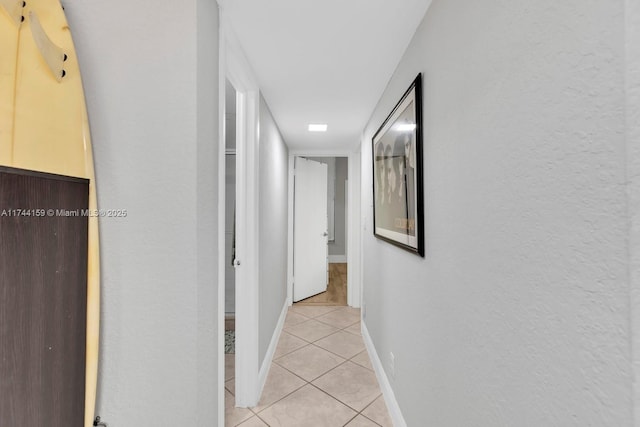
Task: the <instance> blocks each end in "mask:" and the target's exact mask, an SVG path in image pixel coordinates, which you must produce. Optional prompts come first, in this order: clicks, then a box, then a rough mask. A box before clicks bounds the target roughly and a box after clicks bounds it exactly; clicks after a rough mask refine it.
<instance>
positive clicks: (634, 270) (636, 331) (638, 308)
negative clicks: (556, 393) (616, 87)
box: [625, 0, 640, 427]
mask: <svg viewBox="0 0 640 427" xmlns="http://www.w3.org/2000/svg"><path fill="white" fill-rule="evenodd" d="M625 19H626V22H625V29H626V39H625V40H626V49H625V54H626V75H625V82H626V87H625V89H626V125H627V129H626V138H627V182H628V183H629V185H628V196H629V226H630V228H629V244H630V248H629V249H630V250H629V263H630V266H629V271H630V274H631V276H630V285H631V286H630V287H631V328H632V331H633V341H632V343H631V345H632V351H633V369H634V373H635V376H636V378H638V377H639V376H640V3H639V2H637V1H634V0H627V1H626V9H625ZM634 391H635V393H634V399H633V402H634V409H635V412H634V415H635V420H634V421H635V424H634V426H636V427H638V426H640V399H639V397H640V390H638V385H637V382H636V384H635V390H634Z"/></svg>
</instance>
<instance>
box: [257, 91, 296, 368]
mask: <svg viewBox="0 0 640 427" xmlns="http://www.w3.org/2000/svg"><path fill="white" fill-rule="evenodd" d="M259 144H260V148H259V150H260V154H259V156H260V160H259V164H260V166H259V169H260V170H259V174H260V188H259V192H260V195H259V197H260V227H259V229H260V233H259V234H260V271H259V277H260V307H259V322H260V323H259V331H258V332H259V359H258V360H259V361H260V364H262V363H263V361H264V358H265V355H266V353H267V349H268V347H269V343H270V342H271V338H272V337H273V333H274V331H275V328H276V325H277V323H278V319H279V317H280V313H281V312H282V308H283V307H284V304H285V301H286V298H287V250H288V247H287V230H288V228H287V214H288V206H289V205H288V201H287V197H288V193H287V191H288V169H287V168H288V158H289V149H288V148H287V145H286V143H285V142H284V140H283V139H282V135H281V134H280V130H279V129H278V126H277V124H276V122H275V121H274V119H273V116H272V115H271V111H269V107H268V106H267V103H266V102H265V100H264V98H263V97H262V96H260V140H259Z"/></svg>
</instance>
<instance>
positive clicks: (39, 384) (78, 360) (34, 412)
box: [0, 167, 89, 427]
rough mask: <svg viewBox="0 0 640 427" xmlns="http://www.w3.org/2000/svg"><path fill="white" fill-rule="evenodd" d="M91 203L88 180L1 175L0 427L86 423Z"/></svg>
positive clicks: (24, 173) (11, 171) (4, 172)
mask: <svg viewBox="0 0 640 427" xmlns="http://www.w3.org/2000/svg"><path fill="white" fill-rule="evenodd" d="M88 203H89V183H88V181H87V180H84V179H78V178H69V177H62V176H58V175H50V174H42V173H36V172H30V171H23V170H18V169H12V168H6V167H0V426H1V427H45V426H46V427H49V426H51V427H75V426H77V427H81V426H82V425H83V423H84V389H85V351H86V350H85V342H86V310H87V308H86V307H87V305H86V304H87V302H86V300H87V238H88V237H87V224H88V218H87V217H86V216H83V215H82V210H83V209H87V208H88ZM76 214H77V216H76Z"/></svg>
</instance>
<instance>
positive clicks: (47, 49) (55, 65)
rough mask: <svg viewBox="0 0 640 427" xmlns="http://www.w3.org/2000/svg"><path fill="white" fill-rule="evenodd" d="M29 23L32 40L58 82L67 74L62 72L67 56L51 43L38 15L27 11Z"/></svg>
mask: <svg viewBox="0 0 640 427" xmlns="http://www.w3.org/2000/svg"><path fill="white" fill-rule="evenodd" d="M29 23H30V24H31V34H32V35H33V40H34V41H35V42H36V46H38V50H39V51H40V54H41V55H42V58H43V59H44V62H46V63H47V65H48V66H49V70H51V72H52V73H53V76H54V77H55V79H56V80H57V81H58V82H60V81H61V80H62V78H63V77H64V76H65V75H66V74H67V72H66V71H65V70H64V62H65V61H66V60H67V55H66V54H65V53H64V51H63V50H62V48H61V47H58V46H57V45H56V44H55V43H53V42H52V41H51V39H50V38H49V36H48V35H47V33H46V32H45V31H44V28H42V24H40V20H39V19H38V15H36V13H35V12H34V11H33V10H31V11H29Z"/></svg>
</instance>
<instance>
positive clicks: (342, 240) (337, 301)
mask: <svg viewBox="0 0 640 427" xmlns="http://www.w3.org/2000/svg"><path fill="white" fill-rule="evenodd" d="M303 161H304V163H302V162H303ZM309 163H311V166H313V164H319V165H322V166H323V167H324V169H325V170H326V172H324V173H325V175H324V177H323V175H322V173H323V172H322V171H320V170H319V168H318V173H321V175H318V176H317V177H316V179H323V180H324V187H325V188H324V189H321V190H322V191H318V190H314V189H313V188H312V187H313V185H314V184H312V183H309V178H308V173H307V172H306V169H307V168H308V167H309ZM295 165H297V166H296V173H295V174H294V176H295V180H296V181H295V184H294V202H293V203H294V221H293V222H294V231H293V234H294V250H293V252H294V254H293V270H294V271H293V274H294V276H295V275H296V270H297V271H298V272H308V271H309V270H313V269H316V270H317V269H318V268H324V279H323V278H322V277H321V276H322V275H321V274H316V275H315V277H314V278H309V277H307V276H308V275H307V274H305V275H304V277H302V275H301V274H300V273H298V274H297V276H298V277H297V280H296V281H295V282H294V284H293V302H294V304H295V305H334V306H346V305H347V303H348V298H347V296H348V279H347V276H348V266H347V247H348V245H347V241H348V239H347V236H348V220H347V219H348V217H349V216H348V208H347V207H348V203H347V200H348V176H349V159H348V157H345V156H322V157H316V156H299V157H297V158H296V159H295ZM303 172H304V176H302V173H303ZM325 189H326V191H325ZM308 193H312V194H308ZM317 195H320V197H321V198H323V199H325V200H318V197H317ZM308 196H310V197H308ZM301 205H302V206H301ZM312 205H313V206H312ZM313 209H322V210H324V211H325V214H324V215H318V212H316V213H315V214H316V215H315V216H316V217H318V216H322V217H323V218H315V217H313V215H311V214H312V213H313V212H306V211H309V210H311V211H313ZM301 216H303V218H301ZM309 222H311V223H309ZM310 230H312V231H310ZM320 234H323V235H325V239H324V241H323V242H324V252H322V248H319V250H314V251H310V250H309V248H310V247H313V246H317V245H322V244H323V243H322V242H321V241H318V242H316V240H317V239H318V238H320V237H319V236H320ZM316 235H317V236H316ZM320 239H321V238H320ZM323 253H324V255H323ZM310 257H313V258H314V259H309V258H310ZM323 257H324V259H323ZM318 264H321V265H322V267H318ZM310 280H315V282H316V283H311V284H310V283H308V282H309V281H310ZM323 281H324V283H323Z"/></svg>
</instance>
